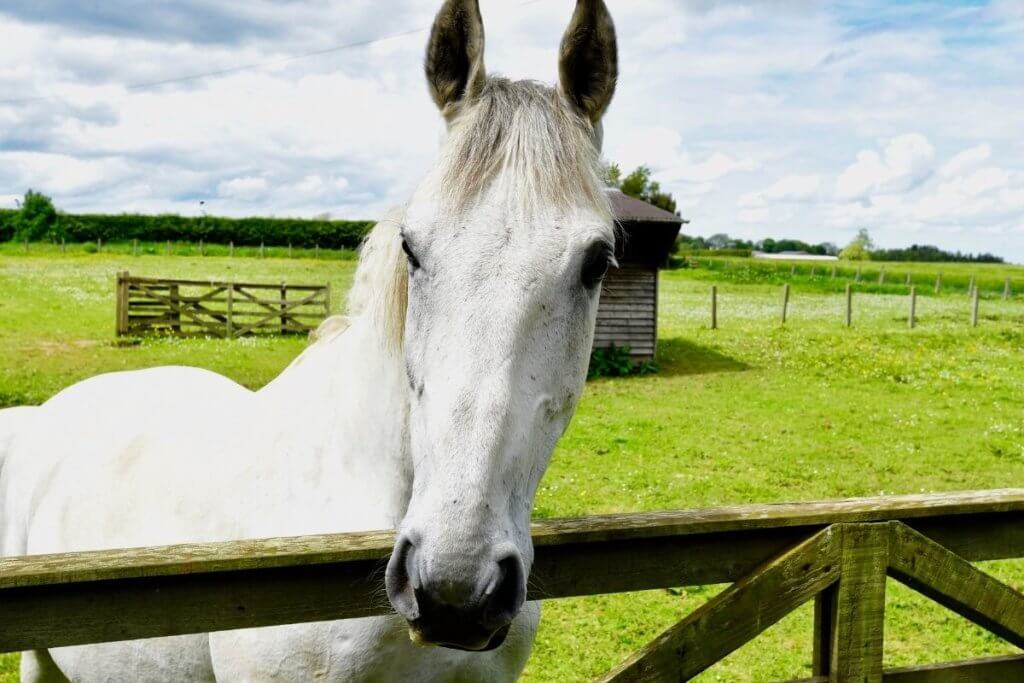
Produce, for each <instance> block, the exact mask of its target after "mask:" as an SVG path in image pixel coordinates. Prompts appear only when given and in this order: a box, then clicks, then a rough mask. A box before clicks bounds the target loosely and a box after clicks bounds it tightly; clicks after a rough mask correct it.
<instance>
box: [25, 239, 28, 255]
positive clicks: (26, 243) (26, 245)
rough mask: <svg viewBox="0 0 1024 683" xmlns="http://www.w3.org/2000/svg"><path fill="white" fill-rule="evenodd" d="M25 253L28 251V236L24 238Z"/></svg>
mask: <svg viewBox="0 0 1024 683" xmlns="http://www.w3.org/2000/svg"><path fill="white" fill-rule="evenodd" d="M25 253H26V254H27V253H28V238H27V237H26V238H25Z"/></svg>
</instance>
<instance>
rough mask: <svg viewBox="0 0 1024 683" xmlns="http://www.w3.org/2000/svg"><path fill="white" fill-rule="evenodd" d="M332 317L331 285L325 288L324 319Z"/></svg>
mask: <svg viewBox="0 0 1024 683" xmlns="http://www.w3.org/2000/svg"><path fill="white" fill-rule="evenodd" d="M330 315H331V283H330V282H328V283H327V286H326V287H324V318H327V317H329V316H330Z"/></svg>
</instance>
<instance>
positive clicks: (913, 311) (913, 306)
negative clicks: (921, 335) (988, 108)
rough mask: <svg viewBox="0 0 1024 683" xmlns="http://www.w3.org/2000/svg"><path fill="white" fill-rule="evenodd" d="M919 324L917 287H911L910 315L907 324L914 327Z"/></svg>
mask: <svg viewBox="0 0 1024 683" xmlns="http://www.w3.org/2000/svg"><path fill="white" fill-rule="evenodd" d="M916 324H917V287H913V286H912V287H911V288H910V317H908V318H907V325H908V326H909V327H910V329H914V326H915V325H916Z"/></svg>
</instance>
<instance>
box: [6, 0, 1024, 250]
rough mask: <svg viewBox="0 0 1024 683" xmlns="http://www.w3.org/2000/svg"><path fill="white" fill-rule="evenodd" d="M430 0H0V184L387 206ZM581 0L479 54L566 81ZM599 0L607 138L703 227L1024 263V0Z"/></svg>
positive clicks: (433, 132)
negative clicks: (608, 67) (612, 47)
mask: <svg viewBox="0 0 1024 683" xmlns="http://www.w3.org/2000/svg"><path fill="white" fill-rule="evenodd" d="M439 5H440V0H247V2H244V3H241V2H237V1H235V0H176V1H170V0H146V1H145V2H143V1H141V0H4V1H3V3H2V4H0V207H14V206H15V202H16V200H17V198H18V197H20V196H21V195H22V194H23V193H24V192H25V190H26V189H28V188H33V189H36V190H39V191H42V192H45V193H47V194H49V195H51V196H52V197H53V198H54V200H55V202H56V203H57V205H58V207H59V208H61V209H63V210H66V211H78V212H107V213H120V212H129V211H131V212H134V211H138V212H145V213H158V212H175V213H181V214H185V215H197V214H198V213H199V212H200V211H201V210H206V211H208V212H209V213H215V214H221V215H232V216H244V215H274V216H318V215H324V214H330V215H331V216H333V217H336V218H374V217H378V216H380V215H382V214H383V213H384V211H385V210H386V209H387V208H388V207H391V206H394V205H396V204H400V203H402V202H403V201H404V200H405V199H406V198H407V197H408V195H409V194H410V193H411V191H412V189H413V188H414V187H415V186H416V184H417V182H418V180H419V179H420V178H421V177H422V176H423V175H424V173H425V172H426V170H427V169H428V168H430V165H431V164H432V162H433V159H434V157H435V155H436V151H437V148H438V145H439V144H440V142H441V140H442V139H443V135H444V126H443V123H442V122H441V120H440V117H439V116H438V114H437V111H436V110H435V109H434V107H433V105H432V103H431V101H430V98H429V96H428V93H427V89H426V85H425V82H424V78H423V73H422V59H423V51H424V45H425V42H426V36H427V29H428V28H429V26H430V24H431V21H432V19H433V14H434V13H435V12H436V10H437V8H438V7H439ZM574 5H575V3H574V2H572V1H571V0H525V1H524V0H481V7H482V10H483V14H484V21H485V24H486V29H487V57H486V62H487V68H488V71H489V72H491V73H500V74H503V75H506V76H509V77H512V78H533V79H538V80H542V81H547V82H551V81H553V80H554V79H555V78H556V74H557V48H558V43H559V40H560V38H561V34H562V32H563V31H564V30H565V27H566V26H567V25H568V22H569V17H570V15H571V14H572V10H573V7H574ZM608 6H609V9H610V10H611V12H612V14H613V16H614V17H615V20H616V24H617V27H618V32H619V47H620V60H621V77H620V85H619V89H618V92H617V95H616V99H615V101H614V103H613V104H612V107H611V110H610V112H609V114H608V117H607V119H606V121H605V147H604V153H605V156H606V157H607V158H608V159H609V160H611V161H615V162H618V163H619V164H620V165H621V166H622V167H623V168H625V169H627V170H628V169H631V168H634V167H636V166H638V165H640V164H646V165H648V166H649V167H651V168H652V170H653V171H654V175H655V177H656V179H658V180H659V181H660V182H661V183H662V185H663V187H664V188H665V189H668V190H669V191H671V192H672V193H674V194H675V196H676V198H677V200H678V201H679V206H680V211H681V212H682V214H683V216H684V217H685V218H687V219H688V220H690V221H691V224H690V225H689V226H687V228H686V231H687V232H688V233H689V234H700V235H705V236H709V235H711V234H714V233H719V232H726V233H729V234H730V235H733V236H736V237H742V238H745V239H755V240H756V239H761V238H765V237H774V238H781V237H789V238H798V239H803V240H807V241H812V242H822V241H831V242H835V243H836V244H839V245H843V244H845V243H847V242H849V240H850V239H851V238H852V237H853V235H854V234H855V233H856V231H857V229H858V228H862V227H863V228H867V229H868V230H869V231H870V233H871V235H872V237H873V238H874V240H875V242H876V243H877V244H878V245H880V246H884V247H900V246H907V245H910V244H915V243H917V244H935V245H938V246H940V247H943V248H947V249H954V250H963V251H971V252H977V251H988V252H993V253H996V254H999V255H1001V256H1004V257H1005V258H1007V259H1009V260H1011V261H1015V262H1019V263H1022V262H1024V135H1022V133H1024V115H1022V109H1024V68H1022V67H1021V65H1022V64H1024V0H990V1H987V2H986V1H981V0H978V1H953V0H949V1H946V2H938V1H936V2H914V1H907V2H898V1H892V0H890V1H888V2H883V1H880V0H843V1H842V2H810V1H805V0H749V1H743V0H728V1H724V0H723V1H720V2H715V1H712V0H690V1H686V0H608ZM371 41H372V42H371ZM199 74H210V75H207V76H205V77H202V78H196V77H195V76H197V75H199ZM201 201H202V202H205V205H204V206H203V207H202V209H201V207H200V202H201Z"/></svg>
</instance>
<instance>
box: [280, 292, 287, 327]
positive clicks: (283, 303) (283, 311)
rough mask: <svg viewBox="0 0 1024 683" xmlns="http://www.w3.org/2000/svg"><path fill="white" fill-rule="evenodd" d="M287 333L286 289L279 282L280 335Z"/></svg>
mask: <svg viewBox="0 0 1024 683" xmlns="http://www.w3.org/2000/svg"><path fill="white" fill-rule="evenodd" d="M287 333H288V287H287V286H286V285H285V283H284V281H283V280H282V281H281V334H287Z"/></svg>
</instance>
